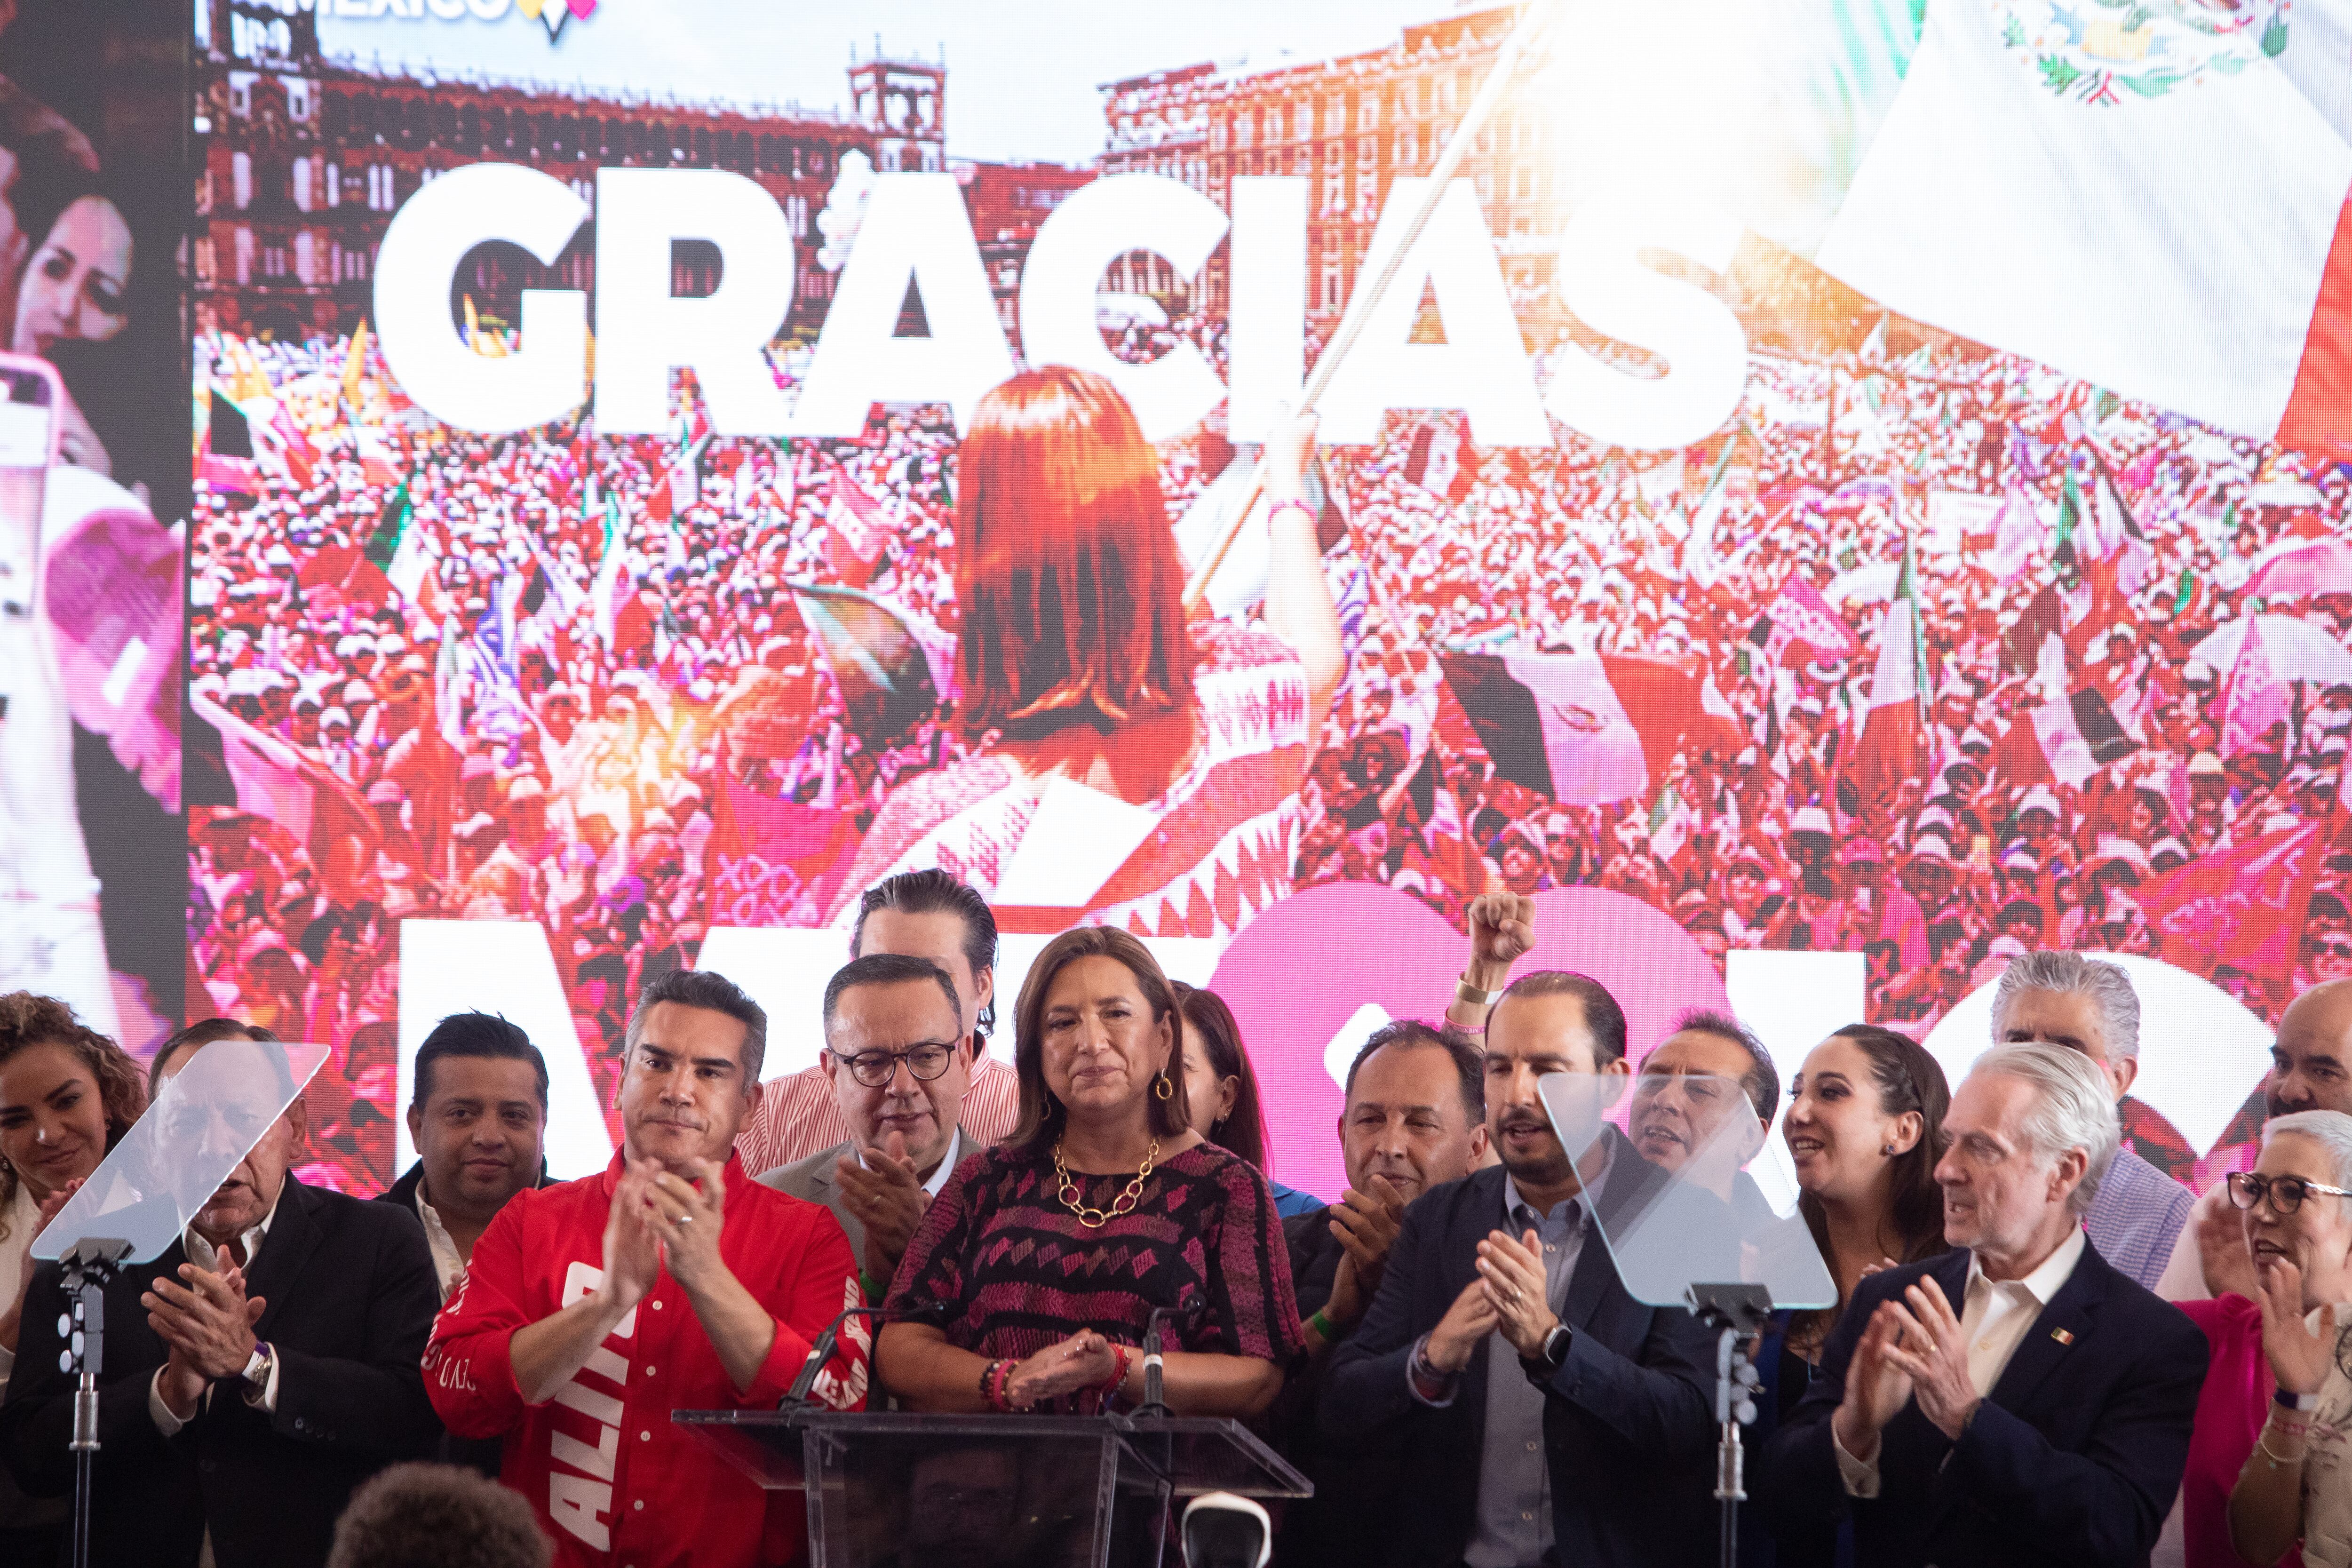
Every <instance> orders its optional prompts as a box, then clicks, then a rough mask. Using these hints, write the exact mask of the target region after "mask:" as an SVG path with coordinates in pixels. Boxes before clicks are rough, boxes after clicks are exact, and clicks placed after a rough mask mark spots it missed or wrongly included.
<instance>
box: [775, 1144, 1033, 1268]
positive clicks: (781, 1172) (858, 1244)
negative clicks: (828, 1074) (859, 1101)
mask: <svg viewBox="0 0 2352 1568" xmlns="http://www.w3.org/2000/svg"><path fill="white" fill-rule="evenodd" d="M849 1150H850V1145H848V1144H846V1143H836V1144H835V1145H834V1146H833V1147H832V1148H830V1149H823V1150H819V1151H818V1152H816V1153H814V1154H811V1155H810V1156H809V1157H808V1158H806V1159H804V1160H795V1161H793V1163H791V1164H789V1165H779V1166H777V1167H776V1168H775V1169H774V1170H772V1171H770V1172H768V1173H765V1174H764V1175H762V1176H761V1177H760V1184H761V1186H765V1187H773V1188H775V1189H776V1191H778V1192H780V1193H782V1194H785V1195H786V1196H788V1197H795V1198H799V1199H801V1200H802V1201H803V1202H805V1203H812V1204H822V1205H824V1206H825V1207H826V1208H829V1209H831V1210H832V1211H833V1217H834V1218H835V1219H837V1220H839V1221H840V1222H841V1228H842V1231H843V1233H844V1234H845V1235H846V1236H847V1237H849V1252H850V1256H851V1257H853V1258H856V1259H857V1268H858V1271H859V1272H860V1273H861V1274H862V1273H863V1272H864V1271H865V1268H866V1222H865V1221H863V1220H861V1219H859V1218H858V1217H857V1216H856V1215H855V1214H853V1213H851V1212H850V1208H849V1205H847V1204H846V1203H845V1202H843V1201H842V1193H841V1184H840V1183H839V1182H837V1181H835V1179H834V1174H833V1168H834V1167H835V1165H837V1164H839V1163H841V1157H842V1156H843V1155H844V1154H846V1153H848V1152H849ZM987 1151H988V1145H987V1144H986V1143H983V1142H981V1141H980V1140H979V1139H977V1138H974V1137H973V1136H972V1135H971V1133H970V1132H968V1131H965V1130H964V1129H963V1128H961V1127H958V1128H957V1129H956V1162H955V1163H956V1169H957V1170H961V1169H962V1168H963V1164H964V1162H965V1161H967V1160H971V1159H975V1158H977V1157H978V1156H980V1155H981V1154H983V1153H985V1152H987ZM950 1174H952V1172H950ZM881 1283H882V1284H883V1285H884V1286H885V1287H887V1286H888V1285H889V1283H890V1281H888V1280H887V1279H885V1280H883V1281H881ZM875 1305H877V1306H879V1305H881V1303H880V1302H878V1301H877V1302H876V1303H875Z"/></svg>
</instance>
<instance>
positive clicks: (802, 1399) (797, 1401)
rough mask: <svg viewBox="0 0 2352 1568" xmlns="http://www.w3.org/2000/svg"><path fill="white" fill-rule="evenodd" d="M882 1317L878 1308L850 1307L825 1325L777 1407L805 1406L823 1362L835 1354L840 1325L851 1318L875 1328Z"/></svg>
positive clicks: (788, 1408)
mask: <svg viewBox="0 0 2352 1568" xmlns="http://www.w3.org/2000/svg"><path fill="white" fill-rule="evenodd" d="M882 1316H883V1311H882V1309H881V1308H879V1307H851V1308H849V1309H848V1310H845V1311H844V1312H843V1313H842V1314H841V1316H839V1317H837V1318H835V1319H834V1321H831V1322H829V1323H827V1324H826V1325H825V1326H824V1332H823V1333H821V1334H819V1335H817V1337H816V1343H814V1345H811V1346H810V1347H809V1355H808V1360H806V1361H804V1362H803V1363H801V1372H800V1375H799V1376H798V1377H795V1378H793V1386H792V1387H791V1389H790V1390H788V1391H787V1392H786V1393H785V1394H784V1396H783V1397H782V1399H779V1400H778V1401H776V1408H777V1409H779V1410H792V1409H798V1408H802V1407H804V1406H806V1405H808V1403H809V1390H811V1389H812V1388H814V1387H815V1386H816V1380H817V1374H818V1373H822V1372H823V1371H824V1363H827V1362H829V1361H831V1360H832V1359H833V1352H834V1351H835V1349H837V1348H838V1347H839V1346H840V1344H841V1325H842V1324H844V1323H845V1322H847V1321H849V1320H850V1319H852V1318H872V1319H873V1320H874V1321H875V1323H876V1325H877V1327H878V1326H879V1325H880V1323H881V1321H882Z"/></svg>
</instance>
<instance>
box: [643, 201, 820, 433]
mask: <svg viewBox="0 0 2352 1568" xmlns="http://www.w3.org/2000/svg"><path fill="white" fill-rule="evenodd" d="M680 239H702V240H708V241H709V242H710V243H711V244H712V245H715V246H717V247H719V287H718V288H717V289H715V290H713V291H712V292H711V293H709V294H708V295H706V296H704V297H702V298H700V299H692V298H688V299H681V298H679V297H677V296H676V295H674V294H672V293H671V292H670V244H671V242H672V241H673V240H680ZM792 303H793V233H792V229H791V228H790V226H787V225H786V224H785V222H784V214H783V209H782V207H779V206H778V205H776V203H775V198H774V197H772V196H771V195H768V193H767V192H765V191H763V190H761V188H760V187H759V185H758V184H754V183H753V182H752V181H751V180H749V179H746V178H745V177H744V176H742V175H741V174H729V173H728V172H727V171H725V170H724V169H599V170H598V171H596V425H597V428H598V429H599V430H601V431H604V432H605V433H607V434H611V435H632V436H648V435H654V434H656V433H658V432H660V431H662V430H663V429H665V428H667V426H668V424H669V373H670V370H671V368H672V367H673V366H677V365H688V366H691V367H692V368H693V371H694V375H695V379H696V381H697V382H698V383H699V384H701V388H702V395H703V396H704V397H705V398H706V399H708V400H709V405H710V424H711V427H712V428H713V429H715V430H717V431H718V432H719V434H720V435H722V436H781V435H782V434H783V433H784V429H785V426H786V424H787V423H788V420H787V417H786V414H787V410H786V406H785V403H784V395H783V391H782V388H780V387H778V386H777V385H776V378H775V375H774V374H773V373H772V372H771V371H770V370H769V368H768V358H767V355H766V354H765V353H762V352H761V351H762V350H763V349H764V348H765V346H766V344H767V342H768V339H769V338H770V337H771V336H772V335H773V334H774V332H775V331H776V329H777V327H779V326H781V325H782V323H783V320H784V312H785V311H787V310H791V309H792Z"/></svg>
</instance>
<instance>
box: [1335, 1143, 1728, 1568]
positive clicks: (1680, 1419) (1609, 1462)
mask: <svg viewBox="0 0 2352 1568" xmlns="http://www.w3.org/2000/svg"><path fill="white" fill-rule="evenodd" d="M1609 1136H1610V1138H1611V1140H1612V1149H1613V1151H1614V1152H1613V1154H1612V1163H1611V1165H1610V1170H1609V1177H1608V1180H1607V1182H1606V1183H1605V1184H1603V1187H1602V1189H1601V1196H1600V1200H1599V1203H1600V1206H1601V1214H1602V1217H1603V1221H1604V1223H1605V1221H1606V1218H1607V1216H1608V1215H1609V1213H1610V1212H1611V1210H1612V1209H1613V1208H1614V1207H1615V1206H1616V1205H1619V1204H1621V1203H1622V1202H1624V1201H1626V1199H1627V1197H1628V1195H1629V1194H1633V1193H1634V1192H1637V1191H1639V1190H1641V1189H1642V1188H1643V1185H1644V1184H1646V1183H1647V1182H1650V1181H1654V1180H1656V1179H1659V1178H1658V1173H1657V1170H1656V1167H1654V1166H1652V1165H1649V1164H1647V1163H1644V1162H1643V1159H1642V1157H1641V1155H1640V1154H1638V1153H1636V1152H1634V1150H1633V1145H1632V1144H1631V1143H1628V1142H1625V1140H1624V1138H1623V1135H1622V1134H1621V1133H1619V1132H1617V1131H1615V1130H1614V1129H1613V1128H1612V1129H1611V1131H1610V1133H1609ZM1503 1175H1504V1173H1503V1171H1502V1170H1501V1168H1500V1167H1489V1168H1488V1169H1486V1170H1483V1171H1477V1172H1474V1173H1472V1174H1470V1175H1469V1176H1467V1177H1465V1178H1464V1179H1463V1180H1461V1181H1459V1182H1449V1183H1447V1184H1445V1185H1444V1186H1440V1187H1434V1188H1432V1189H1431V1190H1430V1191H1428V1192H1426V1193H1424V1194H1422V1195H1421V1197H1419V1198H1418V1199H1416V1200H1415V1201H1414V1203H1413V1205H1412V1207H1411V1208H1409V1209H1407V1210H1406V1211H1405V1218H1404V1228H1403V1229H1402V1231H1401V1232H1400V1233H1399V1234H1398V1236H1397V1239H1396V1244H1395V1246H1394V1247H1392V1248H1391V1251H1390V1253H1389V1263H1388V1269H1387V1272H1386V1273H1385V1274H1384V1276H1383V1277H1382V1279H1381V1288H1380V1289H1379V1291H1378V1292H1377V1293H1376V1294H1375V1295H1374V1296H1373V1298H1372V1304H1371V1307H1370V1310H1368V1311H1367V1312H1366V1314H1365V1317H1364V1321H1363V1322H1362V1323H1361V1324H1360V1326H1359V1327H1358V1328H1357V1330H1356V1332H1355V1333H1354V1334H1352V1335H1350V1336H1349V1338H1348V1339H1347V1340H1346V1341H1344V1342H1341V1344H1340V1345H1339V1348H1338V1349H1337V1350H1335V1351H1333V1352H1331V1363H1330V1365H1329V1367H1328V1370H1327V1371H1326V1372H1325V1373H1324V1378H1323V1390H1322V1399H1321V1402H1320V1403H1321V1409H1320V1411H1319V1418H1318V1425H1319V1426H1320V1428H1321V1431H1322V1434H1323V1436H1324V1438H1325V1439H1326V1440H1327V1441H1328V1443H1330V1444H1331V1445H1333V1446H1334V1447H1342V1448H1348V1447H1355V1448H1365V1449H1370V1450H1371V1451H1374V1452H1381V1451H1385V1452H1387V1453H1389V1454H1391V1455H1395V1454H1402V1455H1403V1456H1405V1465H1406V1471H1407V1473H1409V1474H1410V1475H1412V1477H1413V1479H1414V1481H1415V1486H1414V1491H1413V1495H1412V1497H1411V1498H1410V1499H1409V1500H1399V1502H1398V1505H1397V1506H1396V1508H1395V1509H1394V1510H1393V1511H1392V1512H1391V1515H1390V1516H1389V1518H1388V1519H1387V1520H1386V1521H1384V1523H1385V1525H1386V1526H1387V1529H1386V1531H1385V1533H1386V1536H1387V1546H1386V1550H1385V1551H1384V1552H1383V1554H1382V1556H1381V1562H1382V1563H1385V1564H1388V1565H1390V1568H1454V1565H1455V1564H1457V1563H1460V1562H1461V1561H1462V1553H1463V1551H1464V1549H1465V1547H1466V1546H1467V1545H1468V1544H1469V1542H1470V1540H1471V1537H1472V1535H1473V1534H1474V1533H1475V1528H1476V1523H1477V1508H1478V1466H1479V1457H1480V1451H1481V1448H1482V1446H1483V1444H1484V1442H1485V1438H1486V1363H1487V1352H1486V1351H1485V1350H1484V1349H1483V1348H1482V1349H1481V1350H1480V1351H1479V1352H1477V1353H1476V1354H1475V1355H1473V1356H1472V1357H1471V1359H1470V1365H1469V1366H1468V1368H1467V1369H1466V1370H1465V1372H1464V1373H1463V1374H1462V1381H1461V1383H1460V1384H1459V1385H1458V1387H1457V1388H1456V1389H1455V1392H1454V1402H1453V1404H1451V1405H1446V1406H1444V1408H1442V1409H1441V1408H1433V1407H1431V1406H1429V1405H1423V1404H1422V1403H1421V1402H1420V1401H1419V1400H1417V1399H1415V1398H1414V1397H1413V1396H1412V1392H1411V1390H1410V1389H1409V1388H1408V1387H1407V1386H1406V1383H1405V1363H1406V1361H1407V1359H1408V1358H1409V1357H1410V1356H1411V1355H1412V1347H1413V1345H1414V1343H1415V1342H1417V1341H1418V1340H1419V1339H1420V1338H1421V1336H1422V1335H1423V1334H1424V1333H1427V1332H1428V1331H1430V1330H1432V1329H1433V1328H1435V1327H1436V1326H1437V1324H1438V1321H1439V1320H1440V1319H1442V1318H1444V1315H1445V1310H1446V1309H1447V1308H1448V1307H1450V1306H1452V1305H1453V1304H1454V1298H1455V1297H1457V1296H1459V1295H1460V1294H1461V1293H1462V1290H1463V1288H1464V1287H1465V1286H1466V1285H1467V1284H1469V1282H1470V1281H1471V1280H1472V1279H1475V1277H1476V1274H1477V1247H1478V1243H1479V1242H1481V1241H1483V1240H1485V1239H1486V1236H1487V1234H1488V1233H1489V1232H1491V1231H1495V1230H1497V1229H1500V1228H1502V1227H1503V1226H1504V1223H1505V1221H1504V1215H1503ZM1561 1317H1562V1319H1563V1321H1566V1322H1567V1324H1568V1325H1569V1327H1570V1329H1571V1330H1573V1331H1574V1334H1573V1337H1572V1338H1571V1340H1570V1345H1569V1352H1568V1361H1567V1363H1566V1364H1565V1365H1563V1366H1562V1367H1561V1368H1560V1370H1559V1372H1558V1373H1555V1374H1554V1375H1553V1376H1552V1378H1551V1381H1550V1382H1549V1384H1547V1385H1546V1389H1545V1392H1546V1393H1547V1394H1549V1397H1548V1398H1547V1399H1546V1400H1545V1401H1544V1447H1545V1452H1546V1456H1547V1458H1548V1459H1549V1464H1550V1468H1551V1495H1552V1532H1553V1537H1554V1540H1555V1542H1556V1543H1557V1551H1558V1555H1559V1561H1560V1562H1561V1563H1607V1564H1610V1565H1612V1568H1634V1565H1642V1564H1683V1563H1706V1562H1711V1561H1712V1560H1713V1558H1714V1554H1715V1544H1714V1542H1715V1520H1716V1515H1715V1512H1714V1509H1713V1505H1712V1502H1711V1500H1709V1499H1708V1497H1707V1488H1708V1487H1709V1486H1710V1485H1711V1484H1712V1482H1711V1478H1710V1475H1709V1473H1708V1469H1707V1465H1708V1459H1709V1457H1710V1455H1711V1453H1712V1445H1713V1440H1714V1429H1713V1417H1714V1388H1715V1351H1714V1339H1713V1336H1712V1335H1710V1334H1709V1333H1708V1332H1707V1331H1706V1328H1705V1326H1704V1325H1702V1324H1700V1323H1699V1322H1698V1321H1697V1320H1696V1319H1695V1318H1693V1317H1692V1316H1691V1315H1690V1314H1689V1313H1688V1312H1686V1311H1684V1310H1680V1309H1678V1308H1672V1307H1666V1308H1660V1307H1648V1306H1644V1305H1643V1304H1642V1303H1641V1302H1638V1301H1636V1300H1633V1298H1632V1297H1631V1296H1629V1295H1627V1294H1626V1293H1625V1287H1624V1285H1623V1284H1622V1282H1621V1281H1620V1280H1619V1279H1618V1277H1617V1268H1616V1265H1615V1264H1614V1263H1613V1262H1612V1261H1611V1259H1610V1257H1609V1250H1608V1248H1607V1247H1605V1246H1604V1245H1603V1244H1602V1241H1601V1237H1600V1236H1599V1235H1597V1234H1594V1233H1592V1232H1591V1231H1588V1232H1587V1233H1586V1236H1585V1239H1584V1245H1583V1250H1582V1252H1581V1253H1580V1256H1579V1257H1578V1258H1577V1262H1576V1272H1575V1274H1574V1275H1573V1276H1572V1277H1571V1278H1570V1280H1569V1288H1568V1301H1567V1310H1565V1311H1564V1312H1563V1313H1561ZM1505 1364H1506V1367H1507V1375H1510V1376H1518V1375H1522V1374H1521V1373H1520V1372H1519V1371H1518V1369H1517V1366H1516V1365H1515V1364H1513V1363H1505Z"/></svg>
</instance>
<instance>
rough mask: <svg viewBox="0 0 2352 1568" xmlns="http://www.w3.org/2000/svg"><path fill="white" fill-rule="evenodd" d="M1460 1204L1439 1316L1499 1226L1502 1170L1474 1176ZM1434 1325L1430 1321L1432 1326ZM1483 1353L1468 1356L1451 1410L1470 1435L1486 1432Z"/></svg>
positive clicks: (1473, 1274) (1474, 1274) (1472, 1275)
mask: <svg viewBox="0 0 2352 1568" xmlns="http://www.w3.org/2000/svg"><path fill="white" fill-rule="evenodd" d="M1462 1202H1463V1207H1462V1220H1461V1222H1460V1223H1459V1224H1457V1225H1456V1226H1454V1232H1453V1234H1452V1235H1450V1236H1448V1237H1446V1238H1445V1272H1444V1274H1443V1275H1442V1276H1441V1278H1442V1279H1444V1280H1445V1281H1446V1284H1445V1300H1444V1302H1443V1303H1441V1304H1439V1306H1438V1311H1439V1312H1440V1313H1441V1314H1443V1313H1444V1310H1445V1309H1446V1307H1448V1306H1451V1305H1452V1304H1453V1300H1454V1297H1455V1296H1458V1295H1460V1294H1461V1293H1462V1291H1463V1289H1465V1288H1466V1287H1467V1286H1468V1285H1469V1283H1470V1281H1472V1280H1473V1279H1477V1278H1478V1244H1479V1243H1480V1242H1482V1241H1484V1240H1486V1237H1487V1233H1489V1232H1490V1231H1494V1230H1498V1229H1500V1228H1501V1227H1502V1225H1503V1220H1504V1215H1503V1171H1502V1167H1501V1166H1499V1165H1497V1166H1493V1167H1490V1168H1488V1169H1486V1170H1484V1171H1479V1172H1475V1173H1473V1174H1472V1175H1471V1177H1470V1184H1469V1190H1468V1191H1467V1192H1466V1193H1465V1194H1463V1200H1462ZM1434 1323H1435V1320H1434V1319H1433V1320H1432V1326H1434ZM1486 1353H1487V1352H1486V1346H1485V1345H1483V1344H1482V1345H1480V1346H1479V1348H1478V1349H1477V1351H1476V1352H1474V1353H1473V1354H1472V1355H1471V1357H1470V1364H1469V1365H1468V1366H1467V1367H1466V1368H1465V1369H1464V1370H1463V1373H1462V1387H1461V1390H1460V1392H1459V1393H1458V1394H1455V1396H1454V1409H1456V1410H1458V1411H1460V1412H1461V1413H1462V1417H1463V1419H1464V1420H1465V1421H1466V1422H1468V1423H1469V1430H1471V1431H1473V1432H1483V1431H1485V1430H1486Z"/></svg>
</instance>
